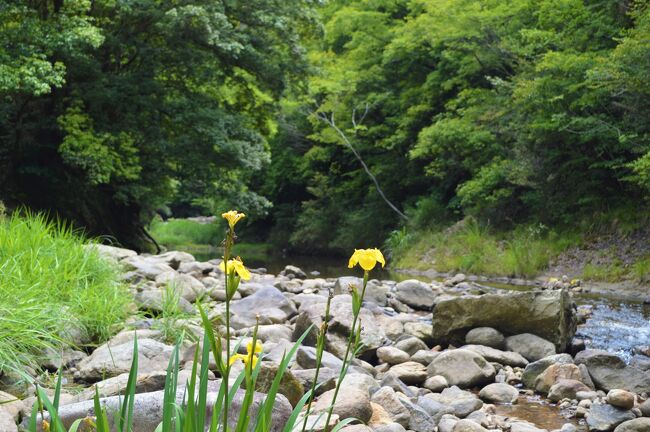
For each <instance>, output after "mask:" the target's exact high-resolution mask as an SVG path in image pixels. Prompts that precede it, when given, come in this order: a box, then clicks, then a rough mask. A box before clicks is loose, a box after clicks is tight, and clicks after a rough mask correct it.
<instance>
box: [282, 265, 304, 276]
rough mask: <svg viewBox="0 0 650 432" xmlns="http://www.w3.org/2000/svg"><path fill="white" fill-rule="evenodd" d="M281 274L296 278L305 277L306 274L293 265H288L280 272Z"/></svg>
mask: <svg viewBox="0 0 650 432" xmlns="http://www.w3.org/2000/svg"><path fill="white" fill-rule="evenodd" d="M280 274H281V275H283V276H293V277H294V278H297V279H307V274H306V273H305V272H304V271H302V270H301V269H300V268H298V267H296V266H294V265H288V266H286V267H285V268H284V270H282V271H281V272H280Z"/></svg>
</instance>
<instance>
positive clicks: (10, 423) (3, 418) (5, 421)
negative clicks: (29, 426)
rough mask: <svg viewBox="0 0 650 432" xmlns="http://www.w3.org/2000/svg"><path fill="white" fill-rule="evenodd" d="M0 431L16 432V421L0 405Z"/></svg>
mask: <svg viewBox="0 0 650 432" xmlns="http://www.w3.org/2000/svg"><path fill="white" fill-rule="evenodd" d="M0 430H1V431H2V432H18V426H16V420H15V419H14V418H13V416H12V415H11V414H10V413H9V412H8V411H7V410H6V409H4V408H3V407H2V406H1V405H0Z"/></svg>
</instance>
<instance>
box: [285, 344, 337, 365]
mask: <svg viewBox="0 0 650 432" xmlns="http://www.w3.org/2000/svg"><path fill="white" fill-rule="evenodd" d="M316 359H317V358H316V348H314V347H309V346H300V347H299V348H298V351H296V362H297V363H298V364H299V365H300V366H301V367H303V368H305V369H313V368H315V367H316V365H317V361H316ZM321 365H322V366H324V367H327V368H330V369H334V370H337V371H338V370H341V367H343V360H341V359H340V358H338V357H336V356H335V355H334V354H332V353H330V352H327V351H323V355H322V357H321Z"/></svg>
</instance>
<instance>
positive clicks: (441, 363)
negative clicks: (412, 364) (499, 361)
mask: <svg viewBox="0 0 650 432" xmlns="http://www.w3.org/2000/svg"><path fill="white" fill-rule="evenodd" d="M427 372H428V373H429V376H434V375H442V376H443V377H445V379H447V382H448V383H449V384H450V385H457V386H459V387H461V388H468V387H474V386H479V385H482V384H488V383H490V382H491V381H492V380H493V379H494V376H495V375H496V370H495V369H494V366H492V365H491V364H490V363H488V362H487V361H486V360H485V359H484V358H483V357H481V356H480V355H478V354H476V353H474V352H472V351H469V350H464V349H456V350H451V351H445V352H443V353H441V354H440V355H439V356H438V357H436V358H435V359H434V360H433V361H432V362H431V364H430V365H429V366H428V368H427Z"/></svg>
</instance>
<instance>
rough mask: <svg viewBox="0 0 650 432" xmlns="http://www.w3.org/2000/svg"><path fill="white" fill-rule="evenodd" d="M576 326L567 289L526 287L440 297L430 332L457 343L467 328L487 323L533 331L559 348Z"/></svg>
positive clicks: (505, 330)
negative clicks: (515, 290)
mask: <svg viewBox="0 0 650 432" xmlns="http://www.w3.org/2000/svg"><path fill="white" fill-rule="evenodd" d="M576 326H577V321H576V316H575V313H574V308H573V301H572V300H571V297H570V295H569V293H568V292H567V291H565V290H561V291H527V292H513V293H507V294H484V295H480V296H462V297H455V298H448V299H443V300H440V301H438V302H437V303H436V305H435V306H434V308H433V322H432V336H433V339H434V341H435V342H436V343H442V344H454V345H456V346H460V345H463V344H464V342H465V336H466V334H467V333H468V332H469V331H470V330H472V329H474V328H476V327H491V328H494V329H497V330H499V331H500V332H502V333H504V334H506V335H516V334H521V333H532V334H535V335H537V336H540V337H542V338H544V339H546V340H548V341H551V342H552V343H553V344H554V345H555V348H556V349H557V351H559V352H561V351H565V350H566V348H567V346H568V345H569V343H570V341H571V338H572V337H573V335H574V334H575V332H576Z"/></svg>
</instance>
